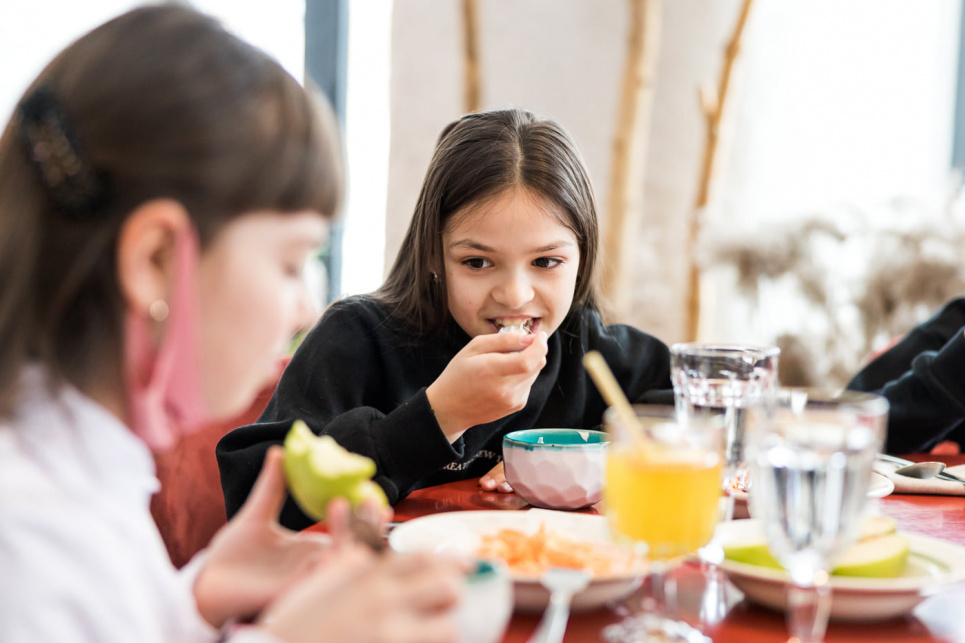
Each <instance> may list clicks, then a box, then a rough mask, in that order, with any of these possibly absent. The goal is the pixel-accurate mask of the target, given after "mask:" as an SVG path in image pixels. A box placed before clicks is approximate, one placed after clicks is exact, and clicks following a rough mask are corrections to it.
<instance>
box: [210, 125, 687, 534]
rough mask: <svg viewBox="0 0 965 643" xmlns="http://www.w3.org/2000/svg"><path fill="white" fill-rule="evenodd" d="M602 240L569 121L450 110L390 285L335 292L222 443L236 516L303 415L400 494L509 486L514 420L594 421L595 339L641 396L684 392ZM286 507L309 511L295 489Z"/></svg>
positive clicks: (296, 521)
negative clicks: (616, 284)
mask: <svg viewBox="0 0 965 643" xmlns="http://www.w3.org/2000/svg"><path fill="white" fill-rule="evenodd" d="M597 239H598V226H597V216H596V205H595V202H594V197H593V192H592V188H591V185H590V179H589V176H588V174H587V171H586V168H585V166H584V163H583V159H582V157H581V155H580V153H579V151H578V150H577V148H576V145H575V144H574V143H573V141H572V139H571V138H570V136H569V135H568V134H567V133H566V132H565V131H564V130H563V128H561V127H560V126H559V125H558V124H556V123H555V122H553V121H551V120H547V119H542V118H538V117H536V116H535V115H534V114H532V113H530V112H528V111H525V110H522V109H500V110H494V111H487V112H481V113H474V114H469V115H466V116H464V117H462V118H460V119H459V120H457V121H455V122H454V123H451V124H450V125H449V126H447V127H446V128H445V129H444V131H443V132H442V135H441V137H440V138H439V140H438V143H437V145H436V148H435V152H434V154H433V157H432V160H431V162H430V164H429V169H428V171H427V173H426V177H425V180H424V182H423V185H422V191H421V194H420V195H419V200H418V203H417V205H416V208H415V213H414V215H413V217H412V221H411V224H410V226H409V230H408V233H407V234H406V237H405V239H404V240H403V242H402V246H401V248H400V250H399V254H398V256H397V257H396V260H395V264H394V265H393V267H392V269H391V271H390V273H389V276H388V278H387V279H386V281H385V283H384V284H383V285H382V287H381V288H380V289H379V290H378V291H376V292H375V293H373V294H371V295H367V296H356V297H350V298H346V299H343V300H341V301H338V302H336V303H335V304H333V305H332V306H331V307H330V308H329V310H328V311H327V312H326V313H325V315H324V316H323V317H322V319H321V320H320V321H319V323H318V324H317V325H316V326H315V328H314V329H313V330H312V331H311V332H310V333H309V334H308V336H307V337H306V339H305V340H304V342H303V343H302V344H301V346H300V347H299V348H298V350H297V351H296V353H295V355H294V357H293V358H292V361H291V363H290V364H289V366H288V368H287V369H286V370H285V372H284V374H283V376H282V378H281V380H280V382H279V385H278V387H277V389H276V390H275V393H274V396H273V397H272V399H271V401H270V402H269V403H268V406H267V408H266V409H265V411H264V413H263V414H262V416H261V418H260V419H259V420H258V422H257V423H255V424H253V425H249V426H245V427H241V428H238V429H235V430H234V431H231V432H229V433H228V434H227V435H226V436H225V437H224V438H222V439H221V441H220V443H219V444H218V448H217V455H218V463H219V467H220V469H221V480H222V488H223V489H224V492H225V502H226V505H227V511H228V515H232V514H234V513H235V512H236V511H238V510H239V508H240V507H241V506H242V503H243V502H244V500H245V498H247V497H248V494H249V493H250V491H251V488H252V485H253V484H254V482H255V479H256V476H257V467H255V466H252V463H256V462H260V461H261V459H262V458H263V457H264V453H265V452H266V450H267V449H268V448H269V447H270V446H271V445H272V444H278V443H279V442H281V441H282V440H283V439H284V437H285V434H286V432H287V431H288V430H289V427H291V425H292V422H293V421H294V420H296V419H302V420H304V421H306V422H307V423H308V425H309V426H310V427H311V428H312V429H313V430H314V431H315V433H319V434H328V435H331V436H332V437H334V438H335V440H336V441H337V442H339V443H340V444H342V445H343V446H344V447H346V448H347V449H349V450H350V451H354V452H357V453H361V454H364V455H366V456H369V457H371V458H373V459H374V460H375V461H376V463H377V465H378V471H377V473H376V477H375V480H376V482H378V483H379V484H380V485H381V486H382V488H383V489H384V491H385V493H386V495H387V496H388V498H389V501H390V502H392V503H396V502H398V501H399V500H401V499H402V498H404V497H405V496H406V495H407V494H408V493H409V492H410V491H411V490H413V489H416V488H419V487H424V486H429V485H435V484H441V483H444V482H448V481H453V480H461V479H467V478H473V477H475V478H479V477H481V478H482V479H481V485H482V486H483V488H484V489H488V490H493V489H498V490H500V491H507V492H508V491H511V489H510V488H509V485H507V484H506V482H505V477H504V475H503V473H502V465H501V454H502V438H503V436H504V435H505V434H506V433H509V432H510V431H514V430H517V429H528V428H532V427H576V428H586V429H589V428H593V427H597V426H599V425H600V424H601V422H602V416H603V412H604V410H605V406H606V405H605V403H604V401H603V399H602V397H601V396H600V394H599V393H598V391H597V389H596V387H595V385H594V384H593V382H592V380H591V379H590V378H589V377H588V375H587V373H586V372H585V371H584V368H583V364H582V358H583V355H584V354H586V352H587V351H589V350H598V351H600V352H601V353H602V354H603V356H604V358H605V359H606V361H607V362H608V363H609V365H610V367H611V369H612V370H613V371H614V373H615V375H616V377H617V379H618V381H619V382H620V384H621V385H622V386H623V389H624V391H625V392H626V394H627V396H628V397H629V398H630V400H631V401H634V402H644V401H648V400H651V399H654V396H655V395H660V398H659V399H660V400H661V401H668V400H669V399H672V398H670V397H669V395H668V394H669V389H670V386H671V384H670V355H669V350H668V349H667V347H666V345H664V344H663V343H662V342H660V341H659V340H657V339H656V338H654V337H651V336H650V335H647V334H646V333H643V332H641V331H639V330H637V329H635V328H632V327H629V326H625V325H610V326H607V325H604V323H603V321H602V320H601V317H600V313H599V311H598V302H599V294H598V287H597V243H598V242H597ZM507 331H509V332H507ZM512 331H515V332H512ZM658 391H659V392H660V393H658ZM281 522H282V524H285V525H288V526H290V527H302V526H305V525H307V524H310V522H311V521H310V520H309V519H308V518H307V517H306V516H305V515H304V514H302V512H301V511H299V510H298V508H297V506H295V505H294V503H291V502H289V503H287V504H286V507H285V508H284V509H283V510H282V515H281Z"/></svg>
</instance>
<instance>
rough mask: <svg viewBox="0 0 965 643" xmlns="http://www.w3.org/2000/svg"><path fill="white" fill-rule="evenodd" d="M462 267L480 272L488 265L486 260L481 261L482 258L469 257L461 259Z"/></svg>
mask: <svg viewBox="0 0 965 643" xmlns="http://www.w3.org/2000/svg"><path fill="white" fill-rule="evenodd" d="M462 265H464V266H467V267H468V268H471V269H472V270H482V269H483V268H488V267H489V266H490V265H492V264H490V263H489V260H488V259H483V258H482V257H471V258H469V259H463V261H462Z"/></svg>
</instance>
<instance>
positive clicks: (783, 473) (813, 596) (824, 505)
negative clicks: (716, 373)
mask: <svg viewBox="0 0 965 643" xmlns="http://www.w3.org/2000/svg"><path fill="white" fill-rule="evenodd" d="M887 417H888V402H887V401H886V400H885V399H884V398H883V397H880V396H878V395H874V394H871V393H858V392H851V391H846V392H835V391H828V390H819V389H781V390H779V391H778V392H777V394H776V395H774V396H773V397H772V398H771V399H769V400H766V401H765V402H764V404H762V405H761V406H760V407H758V408H756V409H752V410H751V412H750V415H749V417H748V460H749V463H750V476H751V481H752V484H751V488H750V502H751V508H752V511H753V514H754V516H755V517H756V518H759V519H760V520H761V521H762V523H763V526H764V532H765V535H766V536H767V542H768V546H769V547H770V549H771V553H773V554H774V557H775V558H777V560H778V561H779V562H780V563H781V565H783V566H784V567H785V568H786V569H787V570H788V572H789V574H790V577H791V584H790V586H789V587H788V601H787V603H788V616H787V618H788V631H789V633H790V635H791V638H790V640H791V641H796V642H797V641H799V642H800V643H817V642H820V641H822V640H823V639H824V632H825V630H826V628H827V624H828V615H829V613H830V608H831V587H830V585H829V584H828V577H829V571H830V569H831V564H832V561H833V560H834V558H835V557H836V556H838V555H840V554H841V553H842V552H843V551H844V550H845V549H847V548H848V547H849V546H850V545H851V544H852V543H853V542H854V540H855V539H856V538H857V536H858V532H859V529H860V525H861V520H862V515H863V513H864V509H865V504H866V502H867V493H868V485H869V484H870V481H871V470H872V466H873V465H874V460H875V455H876V454H877V453H878V451H879V450H880V448H881V445H882V440H883V437H884V433H885V425H886V422H887Z"/></svg>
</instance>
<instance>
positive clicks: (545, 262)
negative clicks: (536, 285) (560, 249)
mask: <svg viewBox="0 0 965 643" xmlns="http://www.w3.org/2000/svg"><path fill="white" fill-rule="evenodd" d="M561 263H563V260H562V259H554V258H553V257H540V258H539V259H535V260H534V261H533V265H534V266H536V267H537V268H555V267H556V266H558V265H560V264H561Z"/></svg>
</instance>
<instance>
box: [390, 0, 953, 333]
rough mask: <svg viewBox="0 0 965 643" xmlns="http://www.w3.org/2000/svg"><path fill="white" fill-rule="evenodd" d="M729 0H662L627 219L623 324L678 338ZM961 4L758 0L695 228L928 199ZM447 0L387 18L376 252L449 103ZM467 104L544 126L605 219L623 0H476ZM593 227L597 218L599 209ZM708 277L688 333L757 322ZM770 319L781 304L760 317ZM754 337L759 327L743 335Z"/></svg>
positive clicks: (456, 72)
mask: <svg viewBox="0 0 965 643" xmlns="http://www.w3.org/2000/svg"><path fill="white" fill-rule="evenodd" d="M739 5H740V3H739V2H738V1H737V0H672V1H665V2H664V3H663V7H664V17H663V23H662V25H663V31H662V35H661V51H660V59H659V61H658V70H657V81H656V82H657V86H656V99H655V105H654V113H653V125H652V132H651V137H650V149H649V156H648V163H647V167H646V173H645V176H642V177H638V181H639V182H640V185H641V186H642V188H643V189H645V200H644V205H643V212H642V216H643V229H642V231H641V233H640V237H639V239H638V244H637V245H638V252H637V255H636V258H635V260H636V266H635V268H634V277H633V280H634V281H635V283H636V284H637V287H636V289H635V292H634V293H633V295H632V305H631V311H630V313H629V314H628V315H627V318H626V320H625V321H629V322H630V323H633V324H635V325H637V326H640V327H641V328H644V329H646V330H648V331H650V332H653V333H654V334H656V335H657V336H659V337H660V338H661V339H664V340H665V341H668V342H672V341H678V340H680V339H684V338H685V328H684V326H683V324H684V321H685V309H684V301H683V296H684V293H685V283H686V282H685V278H686V269H687V257H688V253H689V252H690V248H689V247H688V246H687V243H686V237H687V230H686V226H687V221H688V219H689V217H690V214H691V210H692V207H693V203H694V199H695V194H696V186H697V180H698V174H699V163H700V160H701V155H702V152H703V144H704V121H703V117H702V116H701V114H700V112H699V109H698V103H697V88H698V87H699V86H700V85H702V84H705V83H708V82H709V83H711V84H715V83H716V82H717V79H718V76H719V73H720V68H721V65H722V62H723V52H724V47H725V45H726V43H727V40H728V38H729V37H730V35H731V31H732V29H733V26H734V24H735V20H736V16H737V9H738V8H739ZM960 6H961V1H960V0H930V1H929V2H916V1H915V0H757V2H756V3H755V5H754V12H753V14H752V16H751V19H750V22H749V24H748V26H747V32H746V37H745V42H744V57H743V59H742V61H741V64H740V65H739V66H738V68H737V71H736V74H735V77H734V84H733V86H732V96H731V98H732V103H731V109H732V111H731V113H730V114H729V120H728V124H729V134H730V136H729V141H730V145H729V146H726V145H725V147H724V148H723V150H722V152H723V158H722V161H723V163H722V165H721V174H720V175H719V177H718V178H719V184H718V187H719V191H718V192H717V196H718V200H717V207H715V208H714V209H712V211H710V212H709V213H708V216H709V218H710V221H709V224H710V225H723V226H725V227H726V226H731V225H736V224H744V225H747V226H750V227H753V226H757V225H769V224H770V223H771V222H775V221H782V220H788V219H790V218H794V217H800V216H802V215H806V214H811V213H813V212H814V211H815V210H819V211H820V210H828V211H830V210H832V209H833V208H840V207H842V205H844V206H848V207H853V208H864V207H873V206H874V205H875V204H877V203H879V202H880V201H882V200H886V199H890V198H893V197H908V196H910V197H915V198H921V199H931V200H933V201H934V200H940V199H943V198H944V197H945V196H946V187H947V185H948V179H949V172H948V168H949V162H950V146H951V138H952V137H951V134H952V127H953V109H954V89H955V82H956V73H957V60H958V38H959V34H958V29H959V11H960ZM459 10H460V3H457V2H449V3H442V2H438V1H435V0H407V1H406V2H401V3H397V4H396V8H395V15H394V17H393V26H392V38H393V43H392V94H391V101H392V105H391V109H392V112H391V114H392V116H391V118H392V132H391V141H392V146H391V153H390V159H391V161H390V167H389V186H388V191H389V192H388V221H387V224H386V250H385V253H386V257H387V259H389V260H391V258H392V257H394V255H395V252H396V249H397V247H398V244H399V242H400V241H401V237H402V234H403V233H404V230H405V228H406V227H407V225H408V222H409V218H410V216H411V212H412V208H413V206H414V203H415V199H416V195H417V193H418V189H419V185H420V183H421V180H422V176H423V174H424V172H425V169H426V165H427V163H428V159H429V156H430V153H431V150H432V146H433V143H434V141H435V138H436V137H437V136H438V133H439V131H440V130H441V129H442V127H443V126H444V125H445V124H446V123H448V122H449V121H451V120H452V119H454V118H457V117H458V116H459V115H460V114H461V112H462V111H463V109H464V106H463V104H462V82H463V77H462V74H463V69H462V65H463V61H462V33H461V25H460V22H459ZM479 10H480V20H479V25H480V26H479V28H480V51H481V56H482V62H481V65H482V69H481V72H482V75H481V78H482V99H483V107H484V108H490V107H498V106H502V105H506V104H516V105H521V106H524V107H528V108H531V109H533V110H535V111H537V112H541V113H544V114H546V115H549V116H552V117H554V118H556V119H557V120H559V121H560V122H561V123H562V124H563V125H564V126H565V127H566V128H567V129H569V130H570V132H571V133H572V134H573V136H574V138H575V139H576V141H577V144H578V145H579V146H580V148H581V149H582V150H583V152H584V155H585V157H586V160H587V164H588V166H589V170H590V174H591V176H592V178H593V181H594V187H595V190H596V194H597V197H598V201H599V203H600V206H601V207H600V210H601V213H602V214H603V216H604V217H605V212H606V207H607V203H606V200H607V191H608V189H609V180H610V177H609V171H610V162H611V146H612V143H613V136H614V131H613V127H614V122H615V119H616V101H617V97H618V91H619V81H620V74H621V73H622V67H623V63H624V59H623V57H624V55H625V46H626V24H627V20H628V15H627V13H628V8H627V3H626V2H625V1H624V0H598V1H596V2H592V3H590V2H584V1H582V0H557V1H552V0H527V1H525V2H519V1H513V0H480V2H479ZM602 225H603V226H605V225H606V221H605V220H604V221H602ZM729 287H730V286H729V285H728V284H726V283H724V282H721V281H720V280H711V281H710V282H709V283H708V288H707V289H706V290H707V292H706V293H705V294H706V298H705V302H704V303H705V315H704V319H703V324H702V337H701V338H702V339H707V340H717V341H738V340H742V341H748V340H751V339H756V340H757V341H764V340H766V339H767V338H762V337H760V336H759V332H760V329H761V326H760V325H759V324H757V325H755V324H753V323H749V322H748V319H747V316H746V314H744V313H746V310H742V309H741V307H740V306H736V305H734V302H733V297H732V296H731V294H730V291H728V290H726V289H727V288H729ZM774 314H776V315H778V316H780V315H781V310H780V306H778V310H776V311H775V313H774ZM755 334H757V335H758V336H756V337H755V336H754V335H755Z"/></svg>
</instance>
